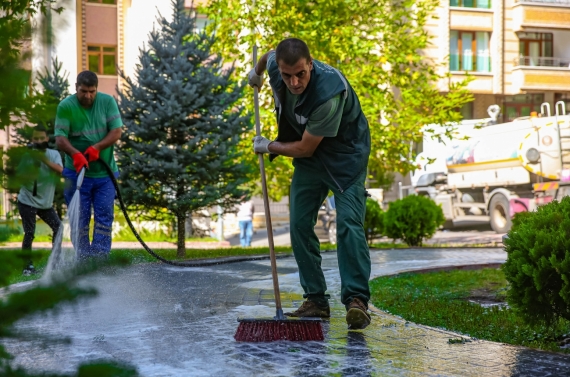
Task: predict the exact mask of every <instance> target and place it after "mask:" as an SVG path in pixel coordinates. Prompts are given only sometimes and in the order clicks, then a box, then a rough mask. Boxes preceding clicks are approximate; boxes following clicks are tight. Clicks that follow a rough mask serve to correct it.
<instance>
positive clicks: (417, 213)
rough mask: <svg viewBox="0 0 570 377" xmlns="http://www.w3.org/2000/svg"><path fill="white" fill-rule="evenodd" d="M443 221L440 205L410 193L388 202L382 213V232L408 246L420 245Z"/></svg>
mask: <svg viewBox="0 0 570 377" xmlns="http://www.w3.org/2000/svg"><path fill="white" fill-rule="evenodd" d="M443 223H445V217H444V216H443V211H442V210H441V207H440V206H438V205H437V204H435V202H434V201H433V200H431V199H429V198H427V197H425V196H421V195H410V196H406V197H405V198H403V199H399V200H396V201H394V202H392V203H390V206H389V207H388V211H386V213H385V214H384V232H385V234H386V236H388V237H390V238H393V239H401V240H403V241H404V242H405V243H407V244H408V245H409V246H422V243H423V241H424V239H429V238H431V237H432V236H433V235H434V234H435V232H436V230H437V228H439V227H440V226H441V225H443Z"/></svg>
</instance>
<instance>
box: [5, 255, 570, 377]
mask: <svg viewBox="0 0 570 377" xmlns="http://www.w3.org/2000/svg"><path fill="white" fill-rule="evenodd" d="M505 258H506V254H505V253H504V252H503V251H502V250H501V249H434V250H413V249H410V250H384V251H374V252H372V260H373V275H375V276H378V275H385V274H393V273H397V272H400V271H405V270H412V269H423V268H431V267H437V266H450V265H456V266H459V265H468V264H481V263H502V262H504V260H505ZM278 264H279V273H280V276H279V277H280V285H281V288H282V297H283V301H284V306H285V307H287V308H292V307H295V306H298V305H299V303H300V302H301V300H302V298H301V291H300V287H299V284H298V275H297V269H296V266H295V262H294V260H293V259H292V258H285V259H280V260H279V261H278ZM323 266H324V268H325V274H326V278H327V282H328V284H329V292H330V293H331V294H332V297H333V300H332V302H331V304H332V306H333V313H332V314H333V315H332V319H331V321H330V323H326V324H325V326H324V328H325V333H326V339H325V341H324V342H304V343H303V342H273V343H259V344H251V343H250V344H248V343H237V342H236V341H235V340H234V339H233V335H234V333H235V330H236V328H237V326H238V323H237V322H236V318H237V317H238V316H272V315H274V308H273V292H272V289H271V280H270V275H269V274H270V268H269V261H267V260H263V261H252V262H240V263H232V264H224V265H218V266H213V267H201V268H176V267H171V266H167V265H163V264H144V265H135V266H132V267H129V268H127V269H122V270H116V271H107V272H102V273H99V274H98V275H96V276H92V277H90V278H89V279H85V280H84V281H83V282H82V284H87V285H90V286H94V287H96V288H97V289H98V290H99V292H100V295H99V296H98V297H97V298H94V299H91V300H84V301H82V302H80V303H79V304H77V305H74V306H64V307H62V310H60V311H59V312H57V313H53V314H50V315H48V316H43V317H39V316H38V317H36V318H32V319H27V320H25V321H22V322H21V323H19V324H18V329H20V330H22V331H34V332H36V333H37V334H40V335H49V336H52V337H59V338H61V337H64V336H68V337H69V338H70V340H71V343H70V344H65V343H58V344H47V343H45V342H43V341H42V340H40V339H39V338H37V337H36V339H35V340H32V341H26V342H19V343H14V342H9V343H6V344H7V346H8V347H7V348H8V351H9V352H10V353H12V354H14V355H16V360H15V361H16V362H17V363H18V364H20V365H23V366H26V367H27V368H41V370H45V371H59V372H64V371H68V372H70V371H72V370H73V369H74V368H76V366H77V365H78V364H80V363H82V362H85V361H88V360H96V359H113V360H116V361H123V362H127V363H130V364H132V365H134V366H136V367H137V368H138V370H139V372H140V373H141V374H142V375H144V376H249V375H252V376H253V375H255V376H328V375H338V376H420V375H421V376H424V375H433V376H436V375H437V376H483V375H487V376H511V375H517V376H519V375H520V376H522V375H529V376H530V375H533V376H561V375H570V356H567V355H562V354H555V353H548V352H540V351H534V350H529V349H526V348H522V347H512V346H507V345H502V344H498V343H492V342H486V341H478V340H472V341H471V342H467V343H465V344H449V343H448V340H449V339H450V338H454V339H456V338H457V337H458V335H457V334H452V333H448V332H445V331H441V330H436V329H431V328H427V327H423V326H418V325H415V324H412V323H406V322H405V321H403V320H401V319H398V318H396V317H393V316H390V315H388V314H373V323H372V325H371V326H369V327H368V328H367V329H365V330H363V331H361V332H349V331H347V330H346V324H345V322H344V308H343V307H342V305H340V303H339V301H338V292H339V288H340V287H339V277H338V272H337V268H336V253H333V252H330V253H325V254H323Z"/></svg>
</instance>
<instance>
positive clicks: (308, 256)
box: [249, 38, 371, 329]
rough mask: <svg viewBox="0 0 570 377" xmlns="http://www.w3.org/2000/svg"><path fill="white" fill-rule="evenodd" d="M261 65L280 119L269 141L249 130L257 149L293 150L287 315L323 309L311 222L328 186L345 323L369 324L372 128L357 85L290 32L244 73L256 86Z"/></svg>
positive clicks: (317, 313) (310, 313)
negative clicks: (291, 278)
mask: <svg viewBox="0 0 570 377" xmlns="http://www.w3.org/2000/svg"><path fill="white" fill-rule="evenodd" d="M266 70H267V72H268V74H269V83H270V85H271V89H272V91H273V95H274V99H275V107H276V115H277V122H278V135H277V139H276V140H275V141H270V140H268V139H266V138H264V137H261V136H258V137H255V138H254V151H255V153H270V154H271V155H270V159H273V158H275V157H276V155H281V156H287V157H292V158H293V166H294V167H295V170H294V173H293V179H292V182H291V203H290V211H291V214H290V216H291V220H290V221H291V243H292V246H293V252H294V255H295V259H296V261H297V265H298V267H299V277H300V281H301V286H302V287H303V290H304V291H305V294H304V296H303V297H304V298H306V301H305V302H304V303H303V305H302V306H301V307H300V308H299V309H297V310H296V311H294V312H292V313H286V314H287V315H288V316H291V317H323V318H326V317H329V316H330V308H329V303H328V299H329V297H330V296H329V295H328V294H327V293H326V290H327V285H326V282H325V277H324V274H323V271H322V268H321V255H320V244H319V239H318V237H317V235H316V234H315V231H314V227H315V223H316V220H317V215H318V211H319V207H320V206H321V204H322V203H323V201H324V200H325V198H326V197H327V195H328V192H329V190H330V191H332V192H333V194H334V195H335V201H336V211H337V239H338V247H337V254H338V264H339V269H340V277H341V301H342V303H343V304H344V305H345V307H346V310H347V314H346V322H347V324H348V328H349V329H363V328H365V327H366V326H368V325H369V324H370V319H371V318H370V315H369V314H368V301H369V299H370V289H369V286H368V280H369V278H370V253H369V250H368V245H367V243H366V237H365V232H364V227H363V223H364V214H365V210H366V190H365V187H364V182H365V179H366V171H367V165H368V156H369V154H370V130H369V128H368V121H367V120H366V117H365V116H364V113H363V112H362V109H361V107H360V102H359V100H358V97H357V96H356V93H355V92H354V90H353V89H352V87H351V86H350V84H349V83H348V82H347V80H346V78H345V77H344V76H343V75H342V74H341V73H340V72H339V71H338V70H337V69H335V68H333V67H331V66H329V65H327V64H324V63H322V62H319V61H317V60H315V59H313V58H312V57H311V55H310V53H309V48H308V47H307V45H306V43H305V42H303V41H302V40H300V39H297V38H288V39H285V40H283V41H281V42H280V43H279V45H278V46H277V48H276V50H275V51H270V52H268V53H266V54H265V55H263V56H262V57H261V59H260V60H259V62H258V63H257V65H256V66H255V68H254V69H253V70H251V72H250V73H249V84H250V85H251V86H252V87H254V86H257V87H258V88H260V87H261V86H262V84H263V73H264V72H265V71H266Z"/></svg>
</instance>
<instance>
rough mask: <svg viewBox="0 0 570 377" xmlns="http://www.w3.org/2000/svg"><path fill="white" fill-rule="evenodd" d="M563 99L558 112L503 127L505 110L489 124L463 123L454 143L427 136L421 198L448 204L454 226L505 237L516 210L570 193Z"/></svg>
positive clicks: (569, 122)
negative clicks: (482, 226)
mask: <svg viewBox="0 0 570 377" xmlns="http://www.w3.org/2000/svg"><path fill="white" fill-rule="evenodd" d="M565 109H566V107H565V104H564V102H562V101H560V102H557V103H556V105H555V111H554V114H551V111H550V110H551V109H550V105H549V104H548V103H544V104H542V105H541V112H540V114H536V113H531V116H528V117H521V118H517V119H515V120H513V121H512V122H508V123H501V124H498V123H497V121H496V118H497V116H498V114H499V111H500V109H499V107H498V106H497V105H493V106H491V107H489V110H488V112H489V115H490V118H487V119H482V120H471V121H463V122H461V123H460V124H459V125H457V127H456V130H455V131H454V133H453V138H452V139H451V140H450V139H449V138H446V137H445V136H443V132H441V133H440V136H439V138H437V137H434V136H433V135H434V133H435V134H438V132H439V131H442V130H443V128H442V127H439V128H438V127H437V126H436V127H430V128H431V129H432V131H434V133H427V132H426V133H425V134H424V141H423V151H422V152H421V153H420V154H419V155H418V158H417V163H418V170H416V171H415V173H414V175H413V177H412V185H413V186H414V190H415V193H416V194H417V195H426V196H429V197H431V198H432V199H433V200H434V201H435V202H436V203H438V204H441V207H442V209H443V212H444V215H445V217H446V219H447V224H446V225H447V226H454V227H456V226H462V225H476V224H490V225H491V227H492V228H493V230H494V231H496V232H497V233H506V232H508V231H509V229H510V227H511V219H512V217H513V216H514V214H515V213H517V212H522V211H532V210H535V209H536V208H537V206H539V205H541V204H546V203H548V202H550V201H552V200H554V199H558V200H559V199H561V198H562V197H564V196H566V195H570V116H569V115H566V113H565Z"/></svg>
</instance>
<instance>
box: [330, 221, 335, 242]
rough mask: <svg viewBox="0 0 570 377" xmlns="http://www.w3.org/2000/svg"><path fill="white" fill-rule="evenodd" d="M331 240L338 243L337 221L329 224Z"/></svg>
mask: <svg viewBox="0 0 570 377" xmlns="http://www.w3.org/2000/svg"><path fill="white" fill-rule="evenodd" d="M329 242H330V243H331V244H333V245H336V222H334V223H330V225H329Z"/></svg>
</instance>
